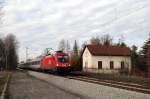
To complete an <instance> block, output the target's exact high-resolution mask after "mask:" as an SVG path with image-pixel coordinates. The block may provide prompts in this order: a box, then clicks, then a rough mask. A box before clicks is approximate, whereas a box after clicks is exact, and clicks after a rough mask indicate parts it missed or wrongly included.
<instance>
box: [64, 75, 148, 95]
mask: <svg viewBox="0 0 150 99" xmlns="http://www.w3.org/2000/svg"><path fill="white" fill-rule="evenodd" d="M66 78H68V79H75V80H80V81H85V82H90V83H95V84H99V85H104V86H110V87H115V88H121V89H126V90H130V91H136V92H141V93H145V94H150V88H149V87H148V86H146V85H142V84H135V83H126V82H118V81H114V80H101V79H97V78H92V77H86V76H66Z"/></svg>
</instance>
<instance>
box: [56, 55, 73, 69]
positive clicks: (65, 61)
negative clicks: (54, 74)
mask: <svg viewBox="0 0 150 99" xmlns="http://www.w3.org/2000/svg"><path fill="white" fill-rule="evenodd" d="M56 59H57V61H56V69H57V71H58V72H70V71H71V68H70V61H69V55H68V54H66V53H57V54H56Z"/></svg>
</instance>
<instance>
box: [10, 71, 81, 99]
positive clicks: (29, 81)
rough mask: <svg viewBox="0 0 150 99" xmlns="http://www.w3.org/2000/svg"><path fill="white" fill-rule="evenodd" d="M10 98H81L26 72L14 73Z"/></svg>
mask: <svg viewBox="0 0 150 99" xmlns="http://www.w3.org/2000/svg"><path fill="white" fill-rule="evenodd" d="M9 94H10V96H9V98H10V99H80V98H79V97H78V96H77V95H75V94H71V93H69V92H66V91H64V90H62V89H59V88H57V87H55V86H53V85H51V84H49V83H47V82H44V81H41V80H39V79H36V78H34V77H31V76H29V75H28V74H27V73H26V72H15V73H13V75H12V77H11V81H10V85H9Z"/></svg>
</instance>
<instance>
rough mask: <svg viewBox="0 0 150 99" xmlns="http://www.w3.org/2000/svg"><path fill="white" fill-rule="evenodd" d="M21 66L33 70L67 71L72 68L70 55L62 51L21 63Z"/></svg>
mask: <svg viewBox="0 0 150 99" xmlns="http://www.w3.org/2000/svg"><path fill="white" fill-rule="evenodd" d="M20 67H21V68H26V69H32V70H47V71H53V72H66V73H67V72H69V71H70V69H71V68H70V63H69V55H68V54H67V53H63V52H61V51H57V52H55V53H54V54H48V55H45V56H42V57H41V58H36V59H34V60H30V61H28V62H27V63H25V64H21V65H20Z"/></svg>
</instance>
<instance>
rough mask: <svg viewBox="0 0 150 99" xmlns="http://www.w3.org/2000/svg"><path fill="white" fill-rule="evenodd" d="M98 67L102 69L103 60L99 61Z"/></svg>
mask: <svg viewBox="0 0 150 99" xmlns="http://www.w3.org/2000/svg"><path fill="white" fill-rule="evenodd" d="M98 69H102V61H98Z"/></svg>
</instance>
